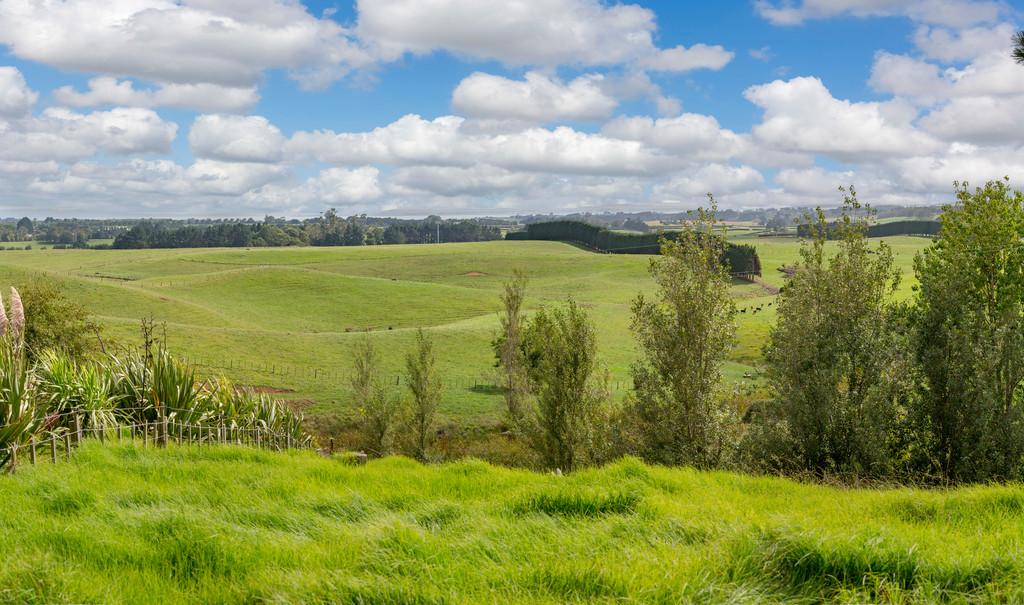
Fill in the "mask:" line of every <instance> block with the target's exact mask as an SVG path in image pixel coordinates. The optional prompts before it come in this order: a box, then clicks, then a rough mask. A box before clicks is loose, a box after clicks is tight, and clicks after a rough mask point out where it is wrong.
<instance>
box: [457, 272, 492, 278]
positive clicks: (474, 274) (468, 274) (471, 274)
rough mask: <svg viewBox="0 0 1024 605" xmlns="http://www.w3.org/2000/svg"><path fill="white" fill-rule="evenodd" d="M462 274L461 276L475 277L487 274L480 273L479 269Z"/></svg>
mask: <svg viewBox="0 0 1024 605" xmlns="http://www.w3.org/2000/svg"><path fill="white" fill-rule="evenodd" d="M462 275H463V276H467V277H475V276H477V275H487V274H486V273H481V272H479V271H470V272H469V273H463V274H462Z"/></svg>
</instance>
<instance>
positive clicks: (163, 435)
mask: <svg viewBox="0 0 1024 605" xmlns="http://www.w3.org/2000/svg"><path fill="white" fill-rule="evenodd" d="M168 429H169V425H168V420H167V416H166V415H165V416H164V417H163V418H162V419H161V420H160V441H161V443H160V445H162V446H164V447H167V432H168Z"/></svg>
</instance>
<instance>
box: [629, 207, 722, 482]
mask: <svg viewBox="0 0 1024 605" xmlns="http://www.w3.org/2000/svg"><path fill="white" fill-rule="evenodd" d="M709 198H710V201H711V208H710V210H707V211H705V210H704V209H698V211H697V215H696V217H695V218H696V220H693V221H687V222H684V223H683V224H684V230H683V231H682V232H681V233H680V234H679V237H678V239H676V240H672V241H669V240H664V239H663V240H662V244H661V256H660V257H656V258H653V259H651V264H650V273H651V275H652V276H653V277H654V279H655V281H656V282H657V284H658V288H659V294H658V300H656V301H649V300H647V299H645V298H644V297H643V295H641V296H638V297H637V299H636V301H635V302H634V303H633V325H632V328H633V332H634V333H635V334H636V338H637V340H638V342H639V345H640V349H641V351H642V353H643V359H642V360H641V361H638V362H637V363H635V364H634V365H633V367H632V370H631V373H632V375H633V381H634V384H635V385H636V389H635V391H634V393H633V394H632V395H631V397H630V399H629V400H628V401H627V406H628V414H629V417H630V418H631V420H632V422H633V423H634V424H635V426H636V427H637V433H638V436H639V444H638V445H639V448H640V454H641V455H642V456H643V457H644V458H645V459H646V460H649V461H652V462H658V463H662V464H689V465H694V466H697V467H699V468H709V467H713V466H716V465H717V464H719V462H721V460H722V458H723V456H724V455H725V454H726V453H727V451H728V449H729V448H728V444H729V443H730V442H731V438H730V431H731V430H732V427H733V426H735V424H737V422H738V419H737V418H735V414H734V413H732V412H731V410H729V409H728V408H727V407H725V406H724V405H723V404H722V402H721V398H720V397H719V393H718V386H719V383H720V382H721V378H722V376H721V370H720V368H721V365H722V362H723V361H724V359H725V355H726V354H727V353H728V351H729V349H730V348H731V347H732V345H733V342H734V333H735V325H734V324H733V316H734V315H735V314H736V306H735V305H734V304H733V302H732V299H731V298H730V297H729V268H728V267H727V266H724V265H723V264H722V263H721V262H719V258H720V257H721V255H722V251H723V249H724V247H725V245H726V243H725V228H724V227H722V228H721V229H719V227H720V224H719V223H718V222H717V220H716V219H715V210H716V207H715V203H714V198H711V197H710V196H709ZM689 214H690V218H694V216H693V213H692V212H691V213H689Z"/></svg>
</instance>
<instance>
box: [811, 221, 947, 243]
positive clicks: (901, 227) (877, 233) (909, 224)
mask: <svg viewBox="0 0 1024 605" xmlns="http://www.w3.org/2000/svg"><path fill="white" fill-rule="evenodd" d="M941 228H942V222H940V221H893V222H891V223H878V224H874V225H871V226H870V227H868V228H867V231H865V235H866V236H867V237H893V236H895V235H931V236H936V235H939V230H940V229H941ZM838 231H839V223H838V222H832V223H830V224H829V225H828V231H827V237H828V238H829V239H836V238H837V233H838ZM797 235H799V236H800V237H810V235H811V225H808V224H802V225H799V226H798V227H797Z"/></svg>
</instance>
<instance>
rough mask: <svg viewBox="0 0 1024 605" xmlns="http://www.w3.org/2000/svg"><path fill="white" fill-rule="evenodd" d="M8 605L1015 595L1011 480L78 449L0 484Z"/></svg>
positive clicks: (1016, 513)
mask: <svg viewBox="0 0 1024 605" xmlns="http://www.w3.org/2000/svg"><path fill="white" fill-rule="evenodd" d="M0 527H2V531H0V549H2V552H3V553H4V557H3V562H2V563H0V601H4V602H105V603H118V602H130V603H150V602H152V603H178V602H183V601H191V602H204V603H217V602H223V603H232V602H288V603H295V602H310V603H318V602H325V603H326V602H330V603H496V602H497V603H504V602H515V603H565V602H607V603H610V602H639V603H679V602H684V603H685V602H698V603H707V602H723V603H724V602H729V603H734V602H741V603H776V602H792V603H811V602H886V601H888V602H903V603H914V602H934V601H946V600H952V601H966V602H979V603H981V602H984V603H989V602H1020V601H1021V600H1022V599H1024V582H1022V580H1024V560H1022V559H1021V558H1020V557H1019V556H1018V554H1019V548H1020V544H1021V543H1022V538H1024V535H1022V534H1024V487H1022V486H1019V485H1008V486H992V487H971V488H964V489H958V490H953V491H946V492H943V491H919V490H912V489H896V490H854V489H841V490H840V489H834V488H830V487H825V486H820V485H805V484H800V483H795V482H793V481H789V480H783V479H777V478H758V477H748V476H743V475H737V474H732V473H725V472H716V473H700V472H696V471H692V470H687V469H681V470H670V469H664V468H656V467H648V466H645V465H643V464H642V463H640V462H637V461H634V460H624V461H620V462H618V463H615V464H612V465H610V466H608V467H606V468H603V469H596V470H587V471H583V472H580V473H577V474H574V475H572V476H566V477H556V476H551V475H541V474H535V473H531V472H527V471H515V470H509V469H503V468H496V467H491V466H488V465H487V464H485V463H482V462H478V461H474V460H464V461H461V462H458V463H454V464H448V465H441V466H426V467H425V466H421V465H419V464H417V463H415V462H413V461H411V460H408V459H405V458H388V459H382V460H378V461H373V462H371V463H369V464H368V465H366V466H362V467H353V466H347V465H345V464H343V463H342V462H340V461H338V460H326V459H322V458H318V457H317V456H315V455H313V454H310V453H308V452H288V453H285V454H274V453H268V452H262V451H256V450H252V449H248V448H244V447H233V446H232V447H219V448H204V449H202V450H199V449H196V448H188V447H176V446H171V447H168V448H167V449H166V450H160V451H152V450H144V449H142V448H141V446H139V445H136V444H124V445H107V446H103V445H101V444H99V443H95V442H87V443H86V444H85V445H84V446H83V447H82V448H81V450H79V451H78V453H76V455H75V456H74V457H72V459H71V460H70V461H68V462H62V463H58V464H57V465H47V464H43V465H39V466H36V467H32V468H29V469H25V470H24V471H23V472H21V473H19V474H18V475H16V476H3V477H0Z"/></svg>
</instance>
